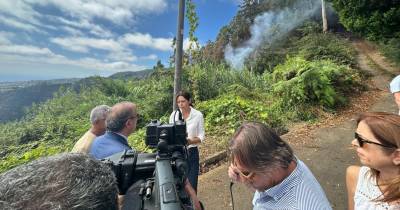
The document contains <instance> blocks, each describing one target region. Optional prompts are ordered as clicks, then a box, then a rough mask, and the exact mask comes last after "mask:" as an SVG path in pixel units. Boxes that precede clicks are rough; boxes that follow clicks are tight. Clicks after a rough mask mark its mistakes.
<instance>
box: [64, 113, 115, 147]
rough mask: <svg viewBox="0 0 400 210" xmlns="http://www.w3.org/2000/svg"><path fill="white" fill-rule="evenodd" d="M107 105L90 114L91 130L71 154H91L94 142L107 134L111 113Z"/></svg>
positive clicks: (77, 143)
mask: <svg viewBox="0 0 400 210" xmlns="http://www.w3.org/2000/svg"><path fill="white" fill-rule="evenodd" d="M110 109H111V108H110V107H109V106H107V105H99V106H96V107H95V108H93V109H92V111H91V112H90V123H91V124H92V126H91V128H90V129H89V130H88V131H87V132H86V133H85V134H84V135H83V136H82V137H81V138H80V139H79V140H78V141H77V142H76V143H75V146H74V147H73V148H72V150H71V152H82V153H85V154H87V153H89V150H90V147H91V145H92V143H93V140H94V139H95V138H96V137H97V136H101V135H103V134H104V133H105V132H106V122H105V121H106V117H107V115H108V112H109V111H110Z"/></svg>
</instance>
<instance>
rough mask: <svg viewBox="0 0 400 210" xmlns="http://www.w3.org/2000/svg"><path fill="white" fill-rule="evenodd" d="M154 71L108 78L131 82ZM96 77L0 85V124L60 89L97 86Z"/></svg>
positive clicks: (119, 73) (127, 73)
mask: <svg viewBox="0 0 400 210" xmlns="http://www.w3.org/2000/svg"><path fill="white" fill-rule="evenodd" d="M153 72H154V70H152V69H148V70H143V71H137V72H134V71H129V72H118V73H115V74H113V75H111V76H109V78H111V79H121V80H132V79H144V78H146V77H148V76H150V75H151V74H152V73H153ZM95 78H96V77H88V78H84V79H74V78H72V79H55V80H43V81H42V80H38V81H18V82H2V83H0V98H1V99H2V100H1V101H0V113H2V114H1V115H0V123H4V122H8V121H12V120H17V119H20V118H21V117H23V116H24V115H25V114H26V110H27V109H29V108H30V107H31V106H32V104H33V103H36V104H37V103H42V102H44V101H46V100H48V99H51V98H52V97H53V95H54V94H55V93H56V92H57V91H58V90H59V89H60V88H61V87H63V88H64V89H68V88H72V89H73V90H75V91H79V90H80V89H81V87H83V86H85V87H92V86H95V85H97V84H96V82H97V80H96V79H95Z"/></svg>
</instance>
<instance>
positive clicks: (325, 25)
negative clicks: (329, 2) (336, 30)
mask: <svg viewBox="0 0 400 210" xmlns="http://www.w3.org/2000/svg"><path fill="white" fill-rule="evenodd" d="M321 16H322V31H323V32H324V33H326V32H328V19H327V18H326V7H325V1H324V0H321Z"/></svg>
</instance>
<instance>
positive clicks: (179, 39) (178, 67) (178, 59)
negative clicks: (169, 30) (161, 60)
mask: <svg viewBox="0 0 400 210" xmlns="http://www.w3.org/2000/svg"><path fill="white" fill-rule="evenodd" d="M184 13H185V0H179V13H178V29H177V31H176V53H175V77H174V98H173V99H172V101H173V104H172V109H173V110H175V109H176V108H177V105H176V100H175V99H176V95H177V94H178V92H179V91H180V90H181V78H182V45H183V24H184V22H183V19H184V16H185V14H184Z"/></svg>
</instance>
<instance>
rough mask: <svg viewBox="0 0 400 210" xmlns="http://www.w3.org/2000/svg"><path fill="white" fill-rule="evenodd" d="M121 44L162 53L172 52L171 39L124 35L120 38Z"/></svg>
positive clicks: (147, 35) (145, 35)
mask: <svg viewBox="0 0 400 210" xmlns="http://www.w3.org/2000/svg"><path fill="white" fill-rule="evenodd" d="M122 42H124V43H126V44H133V45H137V46H141V47H148V48H153V49H157V50H162V51H172V47H171V44H172V38H153V37H152V36H151V35H150V34H142V33H133V34H125V35H124V36H123V38H122Z"/></svg>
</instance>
